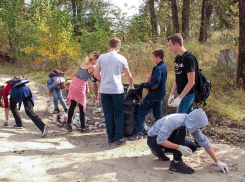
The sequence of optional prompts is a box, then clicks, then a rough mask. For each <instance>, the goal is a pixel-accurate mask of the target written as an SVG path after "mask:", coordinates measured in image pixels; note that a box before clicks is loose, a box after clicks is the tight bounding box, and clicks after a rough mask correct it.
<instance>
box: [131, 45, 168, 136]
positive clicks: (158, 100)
mask: <svg viewBox="0 0 245 182" xmlns="http://www.w3.org/2000/svg"><path fill="white" fill-rule="evenodd" d="M163 58H164V52H163V50H162V49H157V50H154V51H153V52H152V59H153V62H154V63H155V64H156V66H155V67H154V68H153V70H152V73H151V75H150V77H149V79H148V82H145V83H141V85H140V86H141V87H142V88H147V90H148V94H147V95H146V97H145V98H144V100H143V102H142V104H141V105H140V106H139V107H138V109H137V122H136V126H135V131H136V133H134V134H133V135H132V136H131V137H130V138H129V140H130V141H134V140H139V139H143V135H144V134H143V128H144V122H145V116H146V115H147V114H148V112H149V111H150V109H151V108H152V109H153V116H154V118H155V120H158V119H161V118H162V117H163V113H162V102H163V100H164V98H165V92H166V80H167V68H166V66H165V64H164V62H163Z"/></svg>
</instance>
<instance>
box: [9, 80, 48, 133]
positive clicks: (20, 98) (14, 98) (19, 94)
mask: <svg viewBox="0 0 245 182" xmlns="http://www.w3.org/2000/svg"><path fill="white" fill-rule="evenodd" d="M18 102H23V103H24V107H25V112H26V115H27V116H28V117H29V118H30V119H31V120H32V121H33V122H34V123H35V125H36V126H37V127H38V128H39V129H40V130H41V137H45V136H46V135H47V133H48V125H46V124H44V123H43V122H42V120H41V119H40V117H39V116H38V115H37V114H36V113H35V112H34V110H33V107H34V98H33V96H32V93H31V90H30V88H29V87H28V86H26V85H25V84H22V85H19V86H14V87H13V88H12V89H11V96H10V110H11V111H12V114H13V116H14V119H15V122H16V125H14V128H18V129H22V128H23V123H22V120H21V117H20V114H19V111H18V109H17V103H18Z"/></svg>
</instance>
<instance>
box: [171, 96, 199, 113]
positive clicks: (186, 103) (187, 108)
mask: <svg viewBox="0 0 245 182" xmlns="http://www.w3.org/2000/svg"><path fill="white" fill-rule="evenodd" d="M194 99H195V93H193V94H187V95H186V96H185V97H184V98H183V99H182V100H181V102H180V105H179V107H178V108H177V111H176V113H184V114H189V113H190V112H191V111H193V106H192V103H193V102H194Z"/></svg>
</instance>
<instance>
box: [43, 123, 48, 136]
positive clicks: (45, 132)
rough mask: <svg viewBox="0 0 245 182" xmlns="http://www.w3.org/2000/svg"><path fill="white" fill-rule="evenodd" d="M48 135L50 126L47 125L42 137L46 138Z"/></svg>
mask: <svg viewBox="0 0 245 182" xmlns="http://www.w3.org/2000/svg"><path fill="white" fill-rule="evenodd" d="M47 134H48V125H45V128H44V131H43V134H42V137H45V136H46V135H47Z"/></svg>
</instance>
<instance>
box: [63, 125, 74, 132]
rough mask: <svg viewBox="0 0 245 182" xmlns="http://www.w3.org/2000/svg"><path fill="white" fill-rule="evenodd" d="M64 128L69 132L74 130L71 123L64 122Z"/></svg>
mask: <svg viewBox="0 0 245 182" xmlns="http://www.w3.org/2000/svg"><path fill="white" fill-rule="evenodd" d="M64 128H65V129H67V130H68V131H69V132H72V126H71V125H70V124H64Z"/></svg>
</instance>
